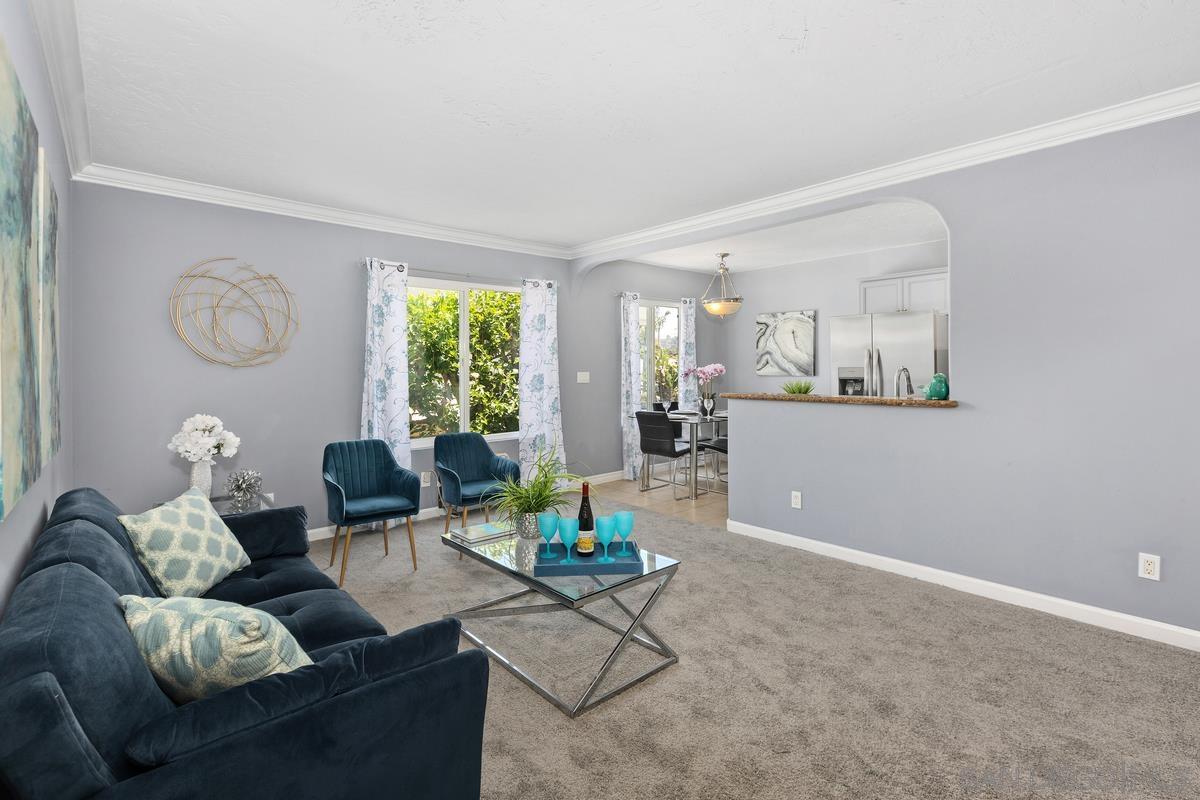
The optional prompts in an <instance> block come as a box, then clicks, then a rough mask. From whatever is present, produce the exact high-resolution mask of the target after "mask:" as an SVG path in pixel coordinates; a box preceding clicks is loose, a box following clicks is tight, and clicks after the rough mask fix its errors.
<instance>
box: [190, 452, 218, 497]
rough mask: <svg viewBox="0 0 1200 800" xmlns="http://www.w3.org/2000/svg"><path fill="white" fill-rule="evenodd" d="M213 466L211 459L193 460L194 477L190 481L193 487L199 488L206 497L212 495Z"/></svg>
mask: <svg viewBox="0 0 1200 800" xmlns="http://www.w3.org/2000/svg"><path fill="white" fill-rule="evenodd" d="M212 468H213V462H211V461H193V462H192V479H191V481H190V482H189V483H188V487H189V488H191V489H199V490H200V491H202V492H204V496H205V497H212Z"/></svg>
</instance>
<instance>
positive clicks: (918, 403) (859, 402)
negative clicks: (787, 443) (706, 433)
mask: <svg viewBox="0 0 1200 800" xmlns="http://www.w3.org/2000/svg"><path fill="white" fill-rule="evenodd" d="M721 397H723V398H724V399H726V400H782V401H784V402H787V403H825V404H833V405H847V406H910V407H912V408H956V407H957V406H958V401H957V400H925V399H920V398H913V399H911V400H908V399H905V398H901V397H865V396H862V395H845V396H829V395H823V394H783V393H779V394H771V393H765V392H749V393H739V392H731V393H728V394H722V395H721Z"/></svg>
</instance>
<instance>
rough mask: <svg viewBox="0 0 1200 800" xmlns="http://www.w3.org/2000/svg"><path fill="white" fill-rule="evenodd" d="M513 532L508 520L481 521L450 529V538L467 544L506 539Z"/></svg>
mask: <svg viewBox="0 0 1200 800" xmlns="http://www.w3.org/2000/svg"><path fill="white" fill-rule="evenodd" d="M512 534H513V526H512V524H510V523H508V522H481V523H479V524H478V525H468V526H467V527H465V528H456V529H455V530H452V531H450V538H451V539H453V540H454V541H456V542H461V543H462V544H465V545H476V544H483V543H484V542H490V541H493V540H495V539H504V538H507V537H509V536H512Z"/></svg>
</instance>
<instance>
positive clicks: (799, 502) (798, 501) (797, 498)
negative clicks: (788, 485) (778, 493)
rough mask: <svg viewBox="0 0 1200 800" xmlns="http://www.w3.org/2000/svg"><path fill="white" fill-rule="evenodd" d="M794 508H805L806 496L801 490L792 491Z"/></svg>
mask: <svg viewBox="0 0 1200 800" xmlns="http://www.w3.org/2000/svg"><path fill="white" fill-rule="evenodd" d="M792 508H804V498H803V497H802V496H801V495H800V492H792Z"/></svg>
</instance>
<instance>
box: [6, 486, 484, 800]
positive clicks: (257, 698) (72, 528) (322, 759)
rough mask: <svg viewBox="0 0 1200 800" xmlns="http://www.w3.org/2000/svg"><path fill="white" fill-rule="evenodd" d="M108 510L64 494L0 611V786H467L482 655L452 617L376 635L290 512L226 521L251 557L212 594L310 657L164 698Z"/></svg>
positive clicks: (475, 762)
mask: <svg viewBox="0 0 1200 800" xmlns="http://www.w3.org/2000/svg"><path fill="white" fill-rule="evenodd" d="M119 513H120V512H119V511H118V510H117V508H116V506H114V505H113V504H112V503H111V502H110V501H109V500H108V499H106V498H105V497H104V496H103V495H101V494H100V493H99V492H97V491H95V490H93V489H77V490H74V491H71V492H68V493H67V494H65V495H63V496H62V497H61V498H59V500H58V502H57V503H56V505H55V508H54V511H53V513H52V514H51V516H50V519H49V520H48V521H47V523H46V527H45V530H44V531H43V532H42V533H41V535H40V536H39V537H38V538H37V540H36V542H35V543H34V547H33V552H32V554H31V556H30V560H29V563H28V565H27V566H26V568H25V570H24V572H23V573H22V574H21V577H20V580H19V582H18V583H17V586H16V589H15V590H14V592H13V595H12V598H11V599H10V601H9V604H8V607H7V610H6V612H5V615H4V618H3V620H2V621H0V677H2V680H0V777H2V780H0V794H4V793H5V792H7V793H8V794H9V796H13V797H20V798H54V799H55V800H72V799H73V798H85V797H97V798H193V797H255V798H305V797H320V798H379V797H401V796H402V797H407V798H450V799H451V800H458V799H459V798H476V799H477V798H478V797H479V791H480V784H479V782H480V759H481V754H482V741H483V716H484V705H485V702H486V699H487V680H488V664H487V658H486V657H485V656H484V655H483V653H482V652H480V651H478V650H469V651H466V652H462V653H459V652H458V639H459V625H458V623H457V622H456V621H454V620H441V621H438V622H434V623H430V624H428V625H423V626H420V627H418V628H413V629H411V630H408V631H405V632H403V633H400V634H398V635H396V636H388V635H386V632H385V631H384V628H383V626H382V625H380V624H379V623H378V622H377V621H376V620H375V619H373V618H372V617H371V616H370V615H369V614H368V613H367V612H366V611H365V610H363V608H362V607H361V606H359V605H358V603H356V602H355V601H354V600H353V598H351V597H350V596H349V595H348V594H346V593H345V592H343V591H341V590H339V589H337V588H336V587H335V586H334V583H333V581H331V580H330V579H329V578H328V577H326V576H325V575H324V573H322V572H321V571H320V570H319V569H317V568H316V567H315V566H314V565H313V564H312V562H310V561H309V559H308V557H307V556H306V555H305V554H306V552H307V551H308V536H307V533H306V530H305V523H306V516H305V513H304V509H303V508H301V507H295V508H283V509H274V510H269V511H260V512H254V513H249V514H242V515H236V516H232V517H228V518H226V521H227V523H228V524H229V527H230V529H231V530H232V531H233V532H234V535H236V536H237V538H238V539H239V541H241V543H242V546H243V548H244V549H245V550H246V554H247V555H248V556H249V557H250V559H251V564H250V566H248V567H246V568H244V569H242V570H240V571H238V572H236V573H234V574H233V575H230V576H229V577H228V578H227V579H226V580H224V581H223V582H221V583H220V584H218V585H217V586H215V587H213V589H212V590H211V591H210V592H209V593H208V595H207V596H208V597H212V598H215V599H220V600H228V601H233V602H237V603H241V604H244V605H249V606H253V607H254V608H259V609H263V610H265V611H267V612H269V613H271V614H273V615H274V616H276V617H277V618H278V619H279V620H280V621H281V622H282V623H283V624H284V625H285V626H286V627H287V628H288V630H289V631H291V632H292V634H294V635H295V637H296V639H297V640H298V641H299V643H300V645H301V646H302V647H303V648H304V649H305V650H306V651H307V652H308V653H309V655H310V656H311V657H312V659H313V661H314V662H315V663H314V664H313V665H312V666H306V667H302V668H300V669H298V670H295V671H293V672H290V673H287V674H282V675H271V676H269V677H267V678H262V679H260V680H257V681H253V682H251V683H248V684H244V685H242V686H239V687H236V688H233V689H227V690H225V691H223V692H219V693H217V694H214V695H211V696H209V697H206V698H204V699H202V700H197V701H195V702H192V703H187V704H185V705H182V706H176V705H175V704H174V703H173V702H172V701H171V700H170V699H168V697H167V695H165V694H164V693H163V692H162V690H161V689H160V688H159V687H158V685H157V684H156V683H155V680H154V677H153V676H152V674H151V673H150V671H149V669H148V668H147V667H146V665H145V663H144V661H143V660H142V657H141V655H140V654H139V653H138V650H137V648H136V647H135V645H134V642H133V638H132V636H131V635H130V633H129V631H128V629H127V627H126V625H125V620H124V616H123V615H122V612H121V609H120V607H119V606H118V605H117V597H118V596H119V595H122V594H137V595H142V596H152V595H155V594H157V592H156V589H155V586H154V583H153V582H152V581H151V580H150V578H149V576H148V575H147V573H146V572H145V571H144V570H143V569H142V568H141V565H140V564H139V563H138V561H137V559H136V558H135V557H134V555H133V552H134V551H133V548H132V544H131V543H130V541H129V538H128V536H127V535H126V533H125V529H124V528H123V527H122V526H121V524H120V523H119V522H118V521H117V515H118V514H119Z"/></svg>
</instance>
